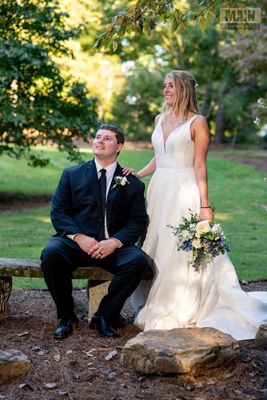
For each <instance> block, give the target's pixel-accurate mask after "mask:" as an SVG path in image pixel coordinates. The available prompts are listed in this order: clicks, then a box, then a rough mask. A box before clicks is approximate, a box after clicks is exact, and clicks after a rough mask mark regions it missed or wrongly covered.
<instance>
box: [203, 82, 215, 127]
mask: <svg viewBox="0 0 267 400" xmlns="http://www.w3.org/2000/svg"><path fill="white" fill-rule="evenodd" d="M212 89H213V88H212V84H211V83H210V82H209V83H207V85H206V87H205V97H204V102H203V105H202V107H201V114H202V115H204V116H205V117H206V118H207V120H208V119H209V118H210V116H211V100H212V93H213V90H212Z"/></svg>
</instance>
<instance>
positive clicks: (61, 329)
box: [54, 319, 73, 340]
mask: <svg viewBox="0 0 267 400" xmlns="http://www.w3.org/2000/svg"><path fill="white" fill-rule="evenodd" d="M72 332H73V326H72V321H71V320H70V319H68V320H66V319H62V320H61V321H60V323H59V325H58V326H57V327H56V330H55V332H54V339H56V340H62V339H66V338H67V337H68V336H70V335H71V334H72Z"/></svg>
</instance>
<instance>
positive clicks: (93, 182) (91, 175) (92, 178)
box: [86, 160, 101, 210]
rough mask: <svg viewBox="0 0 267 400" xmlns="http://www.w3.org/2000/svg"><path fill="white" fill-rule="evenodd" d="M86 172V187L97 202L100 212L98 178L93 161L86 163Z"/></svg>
mask: <svg viewBox="0 0 267 400" xmlns="http://www.w3.org/2000/svg"><path fill="white" fill-rule="evenodd" d="M86 172H87V181H88V185H89V187H90V188H91V191H92V194H93V196H94V198H95V200H96V202H97V205H98V207H99V209H100V210H101V199H100V192H99V184H98V176H97V171H96V165H95V162H94V160H91V161H88V163H87V166H86Z"/></svg>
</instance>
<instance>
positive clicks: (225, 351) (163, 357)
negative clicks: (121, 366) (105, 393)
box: [122, 328, 239, 374]
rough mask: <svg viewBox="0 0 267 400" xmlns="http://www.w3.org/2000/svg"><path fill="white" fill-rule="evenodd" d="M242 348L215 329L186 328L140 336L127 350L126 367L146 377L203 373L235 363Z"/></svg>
mask: <svg viewBox="0 0 267 400" xmlns="http://www.w3.org/2000/svg"><path fill="white" fill-rule="evenodd" d="M238 355H239V345H238V342H237V341H236V340H234V339H233V338H232V337H231V336H230V335H226V334H224V333H222V332H220V331H217V330H216V329H213V328H188V329H185V328H182V329H172V330H169V331H165V330H164V331H162V330H151V331H147V332H142V333H139V334H138V335H137V336H136V337H135V338H133V339H131V340H129V341H128V342H127V343H126V345H125V346H124V348H123V356H122V360H123V363H125V364H128V365H130V366H132V367H133V368H134V369H135V370H136V371H138V372H141V373H144V374H177V373H187V372H191V371H194V372H201V373H203V371H204V370H205V368H213V367H218V366H220V365H222V364H224V363H226V362H230V361H233V360H234V359H235V358H236V357H237V356H238Z"/></svg>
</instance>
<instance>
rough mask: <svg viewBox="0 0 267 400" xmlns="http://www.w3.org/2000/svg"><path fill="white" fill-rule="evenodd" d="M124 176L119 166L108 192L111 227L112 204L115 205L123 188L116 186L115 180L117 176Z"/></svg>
mask: <svg viewBox="0 0 267 400" xmlns="http://www.w3.org/2000/svg"><path fill="white" fill-rule="evenodd" d="M122 175H123V172H122V168H121V166H120V165H119V164H117V168H116V170H115V172H114V175H113V178H112V181H111V184H110V188H109V192H108V197H107V208H106V213H107V226H109V223H110V218H111V212H112V204H113V202H114V200H115V198H116V196H117V194H118V193H119V191H120V190H122V187H120V186H119V185H116V182H115V179H114V178H115V176H122ZM115 185H116V186H115Z"/></svg>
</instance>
